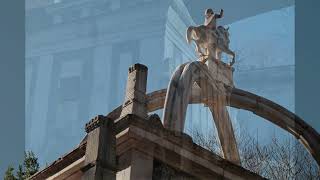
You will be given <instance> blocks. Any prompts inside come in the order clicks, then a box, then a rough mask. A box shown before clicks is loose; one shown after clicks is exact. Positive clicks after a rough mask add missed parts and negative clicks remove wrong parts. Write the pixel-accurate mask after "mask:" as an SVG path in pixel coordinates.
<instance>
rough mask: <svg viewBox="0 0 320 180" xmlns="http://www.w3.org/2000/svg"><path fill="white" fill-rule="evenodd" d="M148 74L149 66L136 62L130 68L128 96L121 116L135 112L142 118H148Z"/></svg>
mask: <svg viewBox="0 0 320 180" xmlns="http://www.w3.org/2000/svg"><path fill="white" fill-rule="evenodd" d="M147 74H148V68H147V67H146V66H145V65H142V64H134V65H133V66H131V67H130V68H129V74H128V80H127V88H126V97H125V101H124V104H123V105H122V112H121V115H120V117H124V116H125V115H127V114H135V115H137V116H139V117H141V118H147V116H148V114H147V106H146V101H147V99H146V89H147Z"/></svg>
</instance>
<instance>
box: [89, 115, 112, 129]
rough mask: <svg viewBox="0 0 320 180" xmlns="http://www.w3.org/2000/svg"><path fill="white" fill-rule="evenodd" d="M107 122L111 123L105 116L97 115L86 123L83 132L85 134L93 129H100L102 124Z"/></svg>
mask: <svg viewBox="0 0 320 180" xmlns="http://www.w3.org/2000/svg"><path fill="white" fill-rule="evenodd" d="M108 121H111V120H110V119H108V118H107V117H106V116H103V115H98V116H96V117H94V118H93V119H91V120H90V121H89V122H88V123H86V126H85V130H86V132H87V133H89V132H91V131H93V130H94V129H96V128H98V127H100V126H101V125H103V124H104V123H107V122H108Z"/></svg>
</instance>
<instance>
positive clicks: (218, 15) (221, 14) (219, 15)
mask: <svg viewBox="0 0 320 180" xmlns="http://www.w3.org/2000/svg"><path fill="white" fill-rule="evenodd" d="M222 16H223V9H221V10H220V14H217V15H216V18H222Z"/></svg>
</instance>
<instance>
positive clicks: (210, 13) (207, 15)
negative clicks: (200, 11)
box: [204, 8, 214, 17]
mask: <svg viewBox="0 0 320 180" xmlns="http://www.w3.org/2000/svg"><path fill="white" fill-rule="evenodd" d="M213 13H214V12H213V10H212V9H211V8H209V9H206V11H205V12H204V15H205V16H206V17H210V16H211V15H212V14H213Z"/></svg>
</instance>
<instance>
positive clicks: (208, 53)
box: [186, 9, 235, 66]
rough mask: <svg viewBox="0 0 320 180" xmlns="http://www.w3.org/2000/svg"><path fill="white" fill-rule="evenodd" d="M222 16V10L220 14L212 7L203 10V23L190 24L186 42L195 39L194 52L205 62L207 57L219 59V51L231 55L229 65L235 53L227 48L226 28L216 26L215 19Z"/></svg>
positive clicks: (227, 34)
mask: <svg viewBox="0 0 320 180" xmlns="http://www.w3.org/2000/svg"><path fill="white" fill-rule="evenodd" d="M222 16H223V10H222V9H221V11H220V14H215V13H214V12H213V10H212V9H207V10H206V11H205V22H204V25H200V26H196V27H194V26H190V27H188V29H187V34H186V38H187V42H188V43H191V41H192V40H193V41H195V44H196V52H197V53H198V55H199V56H200V61H201V62H203V63H205V62H206V61H207V60H208V59H211V60H215V61H219V60H221V53H222V52H224V53H226V54H228V55H230V56H232V61H231V62H230V64H229V65H230V66H232V65H233V64H234V63H235V53H234V52H233V51H231V50H230V49H229V43H230V40H229V32H228V28H227V29H226V28H224V27H223V26H218V27H216V19H218V18H221V17H222Z"/></svg>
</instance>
